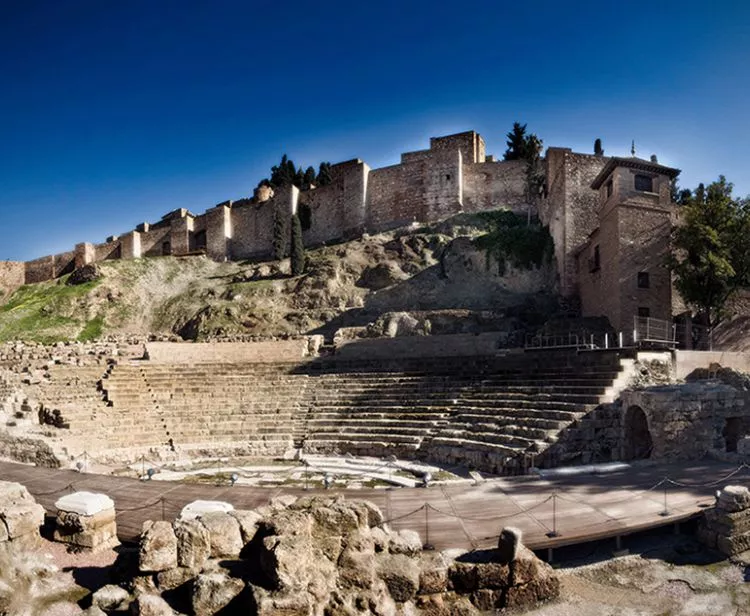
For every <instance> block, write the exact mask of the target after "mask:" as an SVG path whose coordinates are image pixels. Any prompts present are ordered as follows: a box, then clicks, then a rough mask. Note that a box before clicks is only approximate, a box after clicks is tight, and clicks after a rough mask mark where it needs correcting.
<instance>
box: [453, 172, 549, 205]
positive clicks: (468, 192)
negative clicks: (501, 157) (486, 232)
mask: <svg viewBox="0 0 750 616" xmlns="http://www.w3.org/2000/svg"><path fill="white" fill-rule="evenodd" d="M525 189H526V163H524V162H523V161H520V160H511V161H501V162H489V163H487V162H486V163H468V164H467V163H466V162H464V166H463V209H464V211H465V212H481V211H484V210H493V209H498V208H501V207H504V208H508V209H510V210H513V211H514V212H517V213H519V214H526V213H527V212H528V208H529V207H532V208H533V210H534V213H536V208H535V207H534V206H531V205H529V204H527V202H526V201H527V200H526V195H525Z"/></svg>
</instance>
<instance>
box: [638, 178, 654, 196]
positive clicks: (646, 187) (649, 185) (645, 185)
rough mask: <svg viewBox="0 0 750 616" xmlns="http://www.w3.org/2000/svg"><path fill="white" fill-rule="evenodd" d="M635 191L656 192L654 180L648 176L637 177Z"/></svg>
mask: <svg viewBox="0 0 750 616" xmlns="http://www.w3.org/2000/svg"><path fill="white" fill-rule="evenodd" d="M635 189H636V190H637V191H639V192H654V178H652V177H651V176H648V175H636V176H635Z"/></svg>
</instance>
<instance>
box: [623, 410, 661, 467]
mask: <svg viewBox="0 0 750 616" xmlns="http://www.w3.org/2000/svg"><path fill="white" fill-rule="evenodd" d="M653 446H654V443H653V441H652V440H651V432H650V431H649V429H648V420H647V419H646V413H644V412H643V409H642V408H641V407H639V406H631V407H630V408H629V409H628V410H627V412H626V413H625V447H624V452H623V453H624V457H625V459H626V460H645V459H647V458H650V457H651V450H652V449H653Z"/></svg>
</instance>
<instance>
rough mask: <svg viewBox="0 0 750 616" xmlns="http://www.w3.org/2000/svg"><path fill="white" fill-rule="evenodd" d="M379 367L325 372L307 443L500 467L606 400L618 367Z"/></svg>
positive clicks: (522, 363) (455, 363) (492, 362)
mask: <svg viewBox="0 0 750 616" xmlns="http://www.w3.org/2000/svg"><path fill="white" fill-rule="evenodd" d="M374 368H375V366H374V365H373V366H370V367H369V368H368V367H367V365H366V363H365V364H363V363H360V364H359V365H357V364H352V365H349V366H346V365H338V366H337V367H336V370H337V372H335V373H326V374H322V375H321V376H320V377H318V379H317V381H316V383H315V392H316V393H315V396H314V401H313V410H312V412H311V415H310V418H309V421H308V439H307V440H306V442H305V448H306V449H307V450H310V451H317V452H336V451H338V452H341V453H343V452H352V453H366V454H376V455H379V454H383V453H388V452H392V453H394V454H397V455H405V454H410V455H416V456H419V457H423V458H427V459H430V460H432V461H439V462H446V463H455V464H472V465H474V466H476V467H477V468H480V469H483V470H487V471H494V472H502V471H503V470H507V468H508V467H509V466H514V465H518V464H519V461H518V460H519V457H523V455H524V454H530V453H533V454H537V455H538V454H540V453H541V452H543V451H544V450H545V449H546V447H547V446H549V444H551V443H553V442H554V441H555V439H556V436H557V434H558V433H559V431H560V430H562V429H564V428H565V427H566V426H568V425H570V424H571V423H572V422H574V421H576V420H577V419H579V418H580V417H581V416H582V415H583V414H585V413H586V412H587V411H589V410H591V409H592V408H593V407H595V406H596V405H597V404H599V403H600V401H601V399H602V396H603V395H604V393H605V390H606V388H607V387H608V386H609V385H611V383H612V381H613V380H614V378H615V377H616V375H617V373H618V370H619V365H618V364H617V362H614V363H613V362H609V361H605V362H603V363H601V364H594V365H592V366H580V365H568V366H566V365H562V366H559V365H554V361H553V362H552V364H551V365H549V366H547V365H539V363H538V360H537V361H536V362H530V361H529V360H519V359H515V360H513V361H504V360H499V359H494V358H485V359H484V361H483V362H482V361H478V360H472V361H470V362H467V361H466V360H462V359H443V360H430V361H426V362H421V363H415V362H404V363H403V365H402V370H401V371H399V372H395V371H394V370H395V368H396V367H395V366H394V365H392V366H390V367H389V371H387V372H381V371H371V372H368V371H367V370H368V369H370V370H374Z"/></svg>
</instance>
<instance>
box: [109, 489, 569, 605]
mask: <svg viewBox="0 0 750 616" xmlns="http://www.w3.org/2000/svg"><path fill="white" fill-rule="evenodd" d="M520 540H521V536H520V532H519V531H517V530H514V529H510V528H508V529H504V531H503V532H502V533H501V539H500V541H499V547H498V549H497V550H479V551H473V552H463V551H456V550H453V551H445V552H435V551H423V549H422V541H421V539H420V537H419V535H418V534H417V533H415V532H414V531H409V530H402V531H400V532H396V531H393V530H391V529H390V528H389V526H388V524H387V523H386V522H385V521H384V519H383V515H382V513H381V512H380V510H379V509H378V508H377V507H376V506H374V505H372V504H371V503H369V502H366V501H357V500H345V499H344V498H343V497H323V496H310V497H303V498H300V499H297V500H295V499H294V498H293V497H286V498H284V499H276V500H274V501H272V502H271V504H270V505H267V506H264V507H260V508H258V509H256V510H254V511H231V512H221V511H219V512H216V511H214V512H210V513H206V514H204V515H202V516H199V517H196V518H192V519H179V518H178V519H177V520H175V521H174V522H172V523H169V522H146V523H145V524H144V529H143V533H142V535H141V541H140V550H139V553H138V558H137V562H136V563H133V564H132V566H131V570H130V572H129V578H127V579H126V581H125V582H123V587H122V590H126V591H127V593H128V597H127V598H126V597H125V596H124V595H122V593H120V592H117V591H114V590H113V589H111V588H109V587H108V589H107V591H106V592H103V591H104V589H102V591H99V592H100V593H101V596H99V595H97V599H96V603H95V605H97V606H99V607H102V608H104V609H107V608H106V607H105V605H112V604H114V603H115V602H117V603H118V604H119V605H123V606H124V605H126V604H130V605H131V610H133V613H135V614H159V615H160V616H161V615H163V614H174V613H192V614H195V615H196V616H209V615H213V614H218V613H235V612H236V613H248V614H258V615H259V616H272V615H273V616H277V615H281V614H294V615H295V616H296V615H300V616H303V615H310V616H318V615H320V616H323V615H324V614H342V615H351V616H356V615H362V616H364V615H365V614H378V615H381V616H386V615H388V616H390V615H393V616H397V615H406V614H414V615H418V614H424V615H428V614H429V615H431V616H432V615H444V616H452V615H454V614H466V615H474V614H480V613H482V612H486V611H492V610H496V609H502V608H505V607H515V608H525V607H530V606H532V605H534V604H536V603H538V602H543V601H547V600H550V599H554V598H555V597H557V596H558V593H559V581H558V579H557V577H556V576H555V574H554V572H553V571H552V569H551V567H549V566H548V565H546V564H545V563H543V562H542V561H540V560H539V559H538V558H537V557H536V556H535V555H534V554H533V553H532V552H531V551H530V550H528V549H527V548H525V547H524V546H523V545H522V544H521V542H520Z"/></svg>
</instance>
